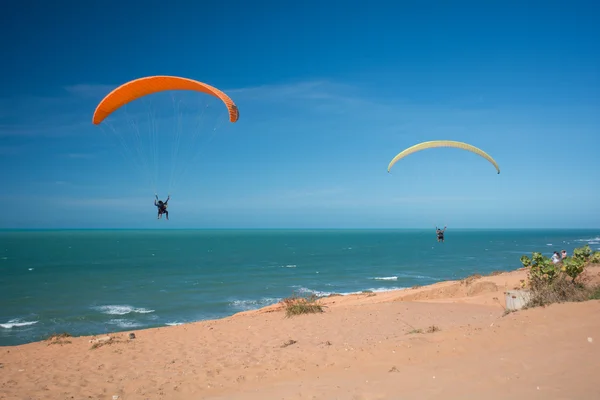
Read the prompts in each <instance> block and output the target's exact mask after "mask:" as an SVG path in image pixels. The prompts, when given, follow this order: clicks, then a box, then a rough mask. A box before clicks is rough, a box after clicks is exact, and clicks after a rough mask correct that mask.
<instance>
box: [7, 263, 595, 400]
mask: <svg viewBox="0 0 600 400" xmlns="http://www.w3.org/2000/svg"><path fill="white" fill-rule="evenodd" d="M586 275H587V276H588V277H589V279H591V280H596V281H597V280H600V267H591V268H588V269H587V270H586ZM525 279H526V271H525V270H524V269H520V270H516V271H512V272H505V273H498V274H494V275H490V276H484V277H473V278H467V279H462V280H456V281H446V282H439V283H435V284H433V285H428V286H422V287H417V288H414V289H405V290H396V291H388V292H383V293H372V292H366V293H359V294H352V295H346V296H331V297H326V298H323V299H321V300H320V301H321V302H322V304H323V306H324V312H322V313H316V314H309V315H298V316H292V317H289V318H288V317H286V315H285V312H284V311H283V308H282V305H281V303H277V304H274V305H271V306H268V307H264V308H261V309H259V310H252V311H246V312H242V313H238V314H235V315H233V316H230V317H226V318H223V319H218V320H209V321H200V322H195V323H189V324H183V325H179V326H169V327H160V328H151V329H143V330H131V331H125V332H119V333H115V334H109V335H97V336H85V337H67V338H62V339H58V341H41V342H35V343H28V344H23V345H19V346H5V347H2V348H0V354H1V356H0V363H2V365H1V367H2V369H1V373H0V382H1V384H0V387H1V391H0V398H2V399H7V400H8V399H71V398H73V399H86V398H90V399H174V400H177V399H182V400H183V399H429V398H445V399H471V398H472V399H480V398H484V397H485V398H490V399H506V398H509V397H510V398H523V399H596V398H599V397H600V388H599V387H598V385H597V384H596V383H595V379H594V378H595V376H596V375H597V366H598V359H599V357H600V349H599V348H598V341H599V340H600V301H598V300H592V301H586V302H581V303H563V304H554V305H551V306H548V307H544V308H539V307H538V308H532V309H527V310H519V311H516V312H512V313H505V292H506V291H507V290H513V289H515V288H519V287H520V285H521V281H522V280H525ZM130 333H134V334H135V338H133V339H130V338H129V334H130ZM108 338H110V340H108V341H106V340H107V339H108ZM116 396H118V397H116Z"/></svg>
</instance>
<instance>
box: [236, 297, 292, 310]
mask: <svg viewBox="0 0 600 400" xmlns="http://www.w3.org/2000/svg"><path fill="white" fill-rule="evenodd" d="M279 301H281V299H280V298H276V297H264V298H262V299H258V300H233V301H231V302H230V303H229V305H230V306H231V307H233V308H235V309H237V310H240V311H249V310H256V309H258V308H261V307H266V306H270V305H271V304H275V303H278V302H279Z"/></svg>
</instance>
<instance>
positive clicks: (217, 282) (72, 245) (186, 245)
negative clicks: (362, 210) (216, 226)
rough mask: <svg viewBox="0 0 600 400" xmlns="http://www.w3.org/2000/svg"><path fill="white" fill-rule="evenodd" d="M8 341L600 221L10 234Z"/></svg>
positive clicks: (152, 315) (537, 238)
mask: <svg viewBox="0 0 600 400" xmlns="http://www.w3.org/2000/svg"><path fill="white" fill-rule="evenodd" d="M0 240H1V242H0V243H1V244H0V285H1V289H2V290H0V345H2V346H8V345H17V344H22V343H28V342H32V341H37V340H42V339H44V338H46V337H47V336H48V335H50V334H52V333H60V332H68V333H70V334H72V335H75V336H78V335H91V334H102V333H107V332H117V331H128V330H136V329H141V328H149V327H160V326H166V325H176V324H182V323H186V322H193V321H198V320H204V319H215V318H221V317H225V316H229V315H232V314H234V313H236V312H239V311H245V310H250V309H256V308H260V307H264V306H267V305H269V304H273V303H275V302H277V301H278V300H280V299H282V298H285V297H288V296H290V295H292V294H293V293H298V294H310V293H315V294H317V295H328V294H330V293H341V294H348V293H355V292H360V291H362V290H372V291H375V292H380V291H388V290H393V289H401V288H409V287H412V286H414V285H427V284H431V283H435V282H439V281H443V280H448V279H460V278H463V277H466V276H469V275H472V274H474V273H480V274H487V273H490V272H492V271H497V270H512V269H516V268H519V267H521V264H520V261H519V257H520V256H521V255H523V254H527V255H531V252H532V251H541V252H543V253H544V254H546V255H551V253H552V252H553V251H555V250H556V251H560V250H561V249H566V250H567V251H568V252H569V253H571V252H572V251H573V249H574V248H575V247H579V246H582V245H585V244H586V243H587V244H590V246H591V247H592V248H593V249H600V231H598V230H595V231H592V230H501V231H493V230H453V229H449V230H448V231H447V232H446V242H445V243H438V242H437V240H436V237H435V231H433V230H146V231H134V230H80V231H77V230H61V231H1V232H0Z"/></svg>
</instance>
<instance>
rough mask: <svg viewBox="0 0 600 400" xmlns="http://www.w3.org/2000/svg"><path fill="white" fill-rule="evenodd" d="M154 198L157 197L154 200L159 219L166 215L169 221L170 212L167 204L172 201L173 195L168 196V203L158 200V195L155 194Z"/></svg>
mask: <svg viewBox="0 0 600 400" xmlns="http://www.w3.org/2000/svg"><path fill="white" fill-rule="evenodd" d="M154 196H156V199H155V200H154V205H155V206H156V207H158V219H160V217H161V216H162V215H163V214H165V215H166V217H167V219H169V212H168V211H167V203H168V202H169V200H170V199H171V195H168V196H167V200H166V201H164V202H163V201H162V200H158V195H157V194H154Z"/></svg>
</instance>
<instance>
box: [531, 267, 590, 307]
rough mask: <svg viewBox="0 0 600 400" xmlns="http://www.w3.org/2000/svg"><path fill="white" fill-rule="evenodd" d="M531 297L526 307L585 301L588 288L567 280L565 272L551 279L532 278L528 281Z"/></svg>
mask: <svg viewBox="0 0 600 400" xmlns="http://www.w3.org/2000/svg"><path fill="white" fill-rule="evenodd" d="M530 285H531V291H530V293H531V297H530V299H529V301H528V302H527V307H536V306H546V305H549V304H553V303H564V302H571V301H585V300H588V299H589V298H590V290H589V289H588V288H586V287H585V286H584V285H582V284H578V283H573V282H572V281H569V280H568V279H567V277H566V276H565V274H560V275H557V277H556V278H555V279H553V280H552V281H547V280H541V279H539V278H535V277H534V278H533V279H532V281H531V282H530Z"/></svg>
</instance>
